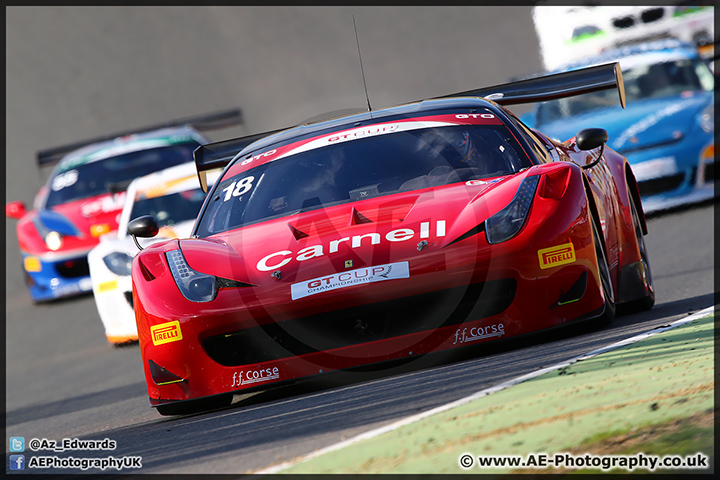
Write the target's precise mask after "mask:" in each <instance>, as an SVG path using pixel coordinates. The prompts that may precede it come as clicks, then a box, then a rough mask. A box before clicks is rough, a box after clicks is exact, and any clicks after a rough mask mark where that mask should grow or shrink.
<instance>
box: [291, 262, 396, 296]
mask: <svg viewBox="0 0 720 480" xmlns="http://www.w3.org/2000/svg"><path fill="white" fill-rule="evenodd" d="M409 277H410V268H409V266H408V262H398V263H388V264H387V265H376V266H374V267H366V268H358V269H357V270H351V271H349V272H343V273H338V274H335V275H325V276H324V277H317V278H313V279H310V280H305V281H304V282H300V283H294V284H292V285H291V287H290V288H291V295H292V299H293V300H297V299H299V298H303V297H308V296H310V295H315V294H318V293H322V292H327V291H330V290H336V289H338V288H343V287H350V286H352V285H359V284H365V283H374V282H382V281H383V280H393V279H396V278H409Z"/></svg>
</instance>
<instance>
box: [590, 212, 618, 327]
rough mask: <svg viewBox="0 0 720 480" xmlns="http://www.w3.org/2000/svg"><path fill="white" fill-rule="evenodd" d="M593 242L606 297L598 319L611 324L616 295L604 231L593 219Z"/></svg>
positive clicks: (600, 321)
mask: <svg viewBox="0 0 720 480" xmlns="http://www.w3.org/2000/svg"><path fill="white" fill-rule="evenodd" d="M591 223H592V232H593V243H594V244H595V255H596V256H597V263H598V276H599V277H600V283H601V284H602V290H603V296H604V297H605V311H604V312H603V314H602V316H601V317H600V319H599V320H598V323H599V325H603V326H604V325H610V324H611V323H612V321H613V320H614V319H615V295H614V294H613V286H612V280H611V279H610V267H608V262H607V256H606V255H605V248H604V247H603V241H602V233H601V231H600V230H599V229H598V228H597V225H595V220H594V219H593V220H592V222H591Z"/></svg>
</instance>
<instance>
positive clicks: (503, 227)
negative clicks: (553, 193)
mask: <svg viewBox="0 0 720 480" xmlns="http://www.w3.org/2000/svg"><path fill="white" fill-rule="evenodd" d="M539 178H540V177H539V176H538V175H534V176H532V177H525V178H524V179H523V181H522V183H520V187H519V188H518V190H517V192H516V193H515V196H514V197H513V199H512V200H511V201H510V203H509V204H508V205H507V207H505V208H503V209H502V210H500V211H499V212H497V213H496V214H495V215H493V216H492V217H490V218H488V219H487V220H485V236H486V237H487V241H488V243H501V242H504V241H506V240H510V239H511V238H512V237H514V236H515V235H517V233H518V232H519V231H520V229H521V228H522V226H523V225H524V224H525V217H527V213H528V211H529V210H530V205H531V204H532V201H533V197H534V196H535V189H536V188H537V184H538V179H539Z"/></svg>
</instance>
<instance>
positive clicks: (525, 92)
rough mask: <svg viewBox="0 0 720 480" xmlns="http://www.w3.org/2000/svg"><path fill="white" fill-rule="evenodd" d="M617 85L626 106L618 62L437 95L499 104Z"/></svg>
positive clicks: (561, 95)
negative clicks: (469, 98) (478, 98)
mask: <svg viewBox="0 0 720 480" xmlns="http://www.w3.org/2000/svg"><path fill="white" fill-rule="evenodd" d="M611 88H616V89H617V91H618V95H619V99H620V105H621V106H622V108H625V84H624V83H623V78H622V71H621V70H620V64H619V63H617V62H614V63H606V64H603V65H596V66H593V67H586V68H581V69H578V70H572V71H569V72H561V73H554V74H551V75H543V76H540V77H534V78H529V79H526V80H518V81H515V82H510V83H504V84H500V85H495V86H494V87H483V88H479V89H476V90H467V91H465V92H458V93H453V94H450V95H443V96H441V97H435V98H450V97H484V98H486V99H488V100H492V101H494V102H495V103H498V104H500V105H517V104H521V103H534V102H547V101H549V100H557V99H558V98H564V97H571V96H574V95H582V94H585V93H592V92H596V91H599V90H609V89H611Z"/></svg>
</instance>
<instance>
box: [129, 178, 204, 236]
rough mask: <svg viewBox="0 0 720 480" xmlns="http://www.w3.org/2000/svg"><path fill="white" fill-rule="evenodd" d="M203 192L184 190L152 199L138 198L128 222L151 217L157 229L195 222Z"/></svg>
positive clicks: (196, 189) (197, 189) (202, 199)
mask: <svg viewBox="0 0 720 480" xmlns="http://www.w3.org/2000/svg"><path fill="white" fill-rule="evenodd" d="M204 200H205V192H203V191H202V190H200V189H199V188H195V189H192V190H185V191H182V192H176V193H171V194H169V195H162V196H159V197H152V198H140V199H138V200H136V201H135V203H133V207H132V210H131V211H130V220H132V219H134V218H137V217H141V216H143V215H152V216H153V217H155V219H156V220H157V223H158V226H159V227H172V226H173V225H177V224H178V223H182V222H187V221H189V220H195V218H196V217H197V214H198V212H199V211H200V207H202V203H203V201H204Z"/></svg>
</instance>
